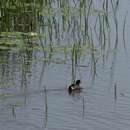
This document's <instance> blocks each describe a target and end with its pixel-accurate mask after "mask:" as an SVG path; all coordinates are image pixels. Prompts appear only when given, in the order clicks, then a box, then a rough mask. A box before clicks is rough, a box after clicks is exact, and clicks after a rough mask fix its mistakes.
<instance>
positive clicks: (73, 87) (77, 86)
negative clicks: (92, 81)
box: [68, 80, 82, 93]
mask: <svg viewBox="0 0 130 130" xmlns="http://www.w3.org/2000/svg"><path fill="white" fill-rule="evenodd" d="M80 83H81V81H80V80H76V83H73V84H71V85H70V86H69V87H68V91H69V92H70V93H71V92H72V91H75V90H81V89H82V88H81V87H80Z"/></svg>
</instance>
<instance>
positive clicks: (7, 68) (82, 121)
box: [0, 0, 130, 130]
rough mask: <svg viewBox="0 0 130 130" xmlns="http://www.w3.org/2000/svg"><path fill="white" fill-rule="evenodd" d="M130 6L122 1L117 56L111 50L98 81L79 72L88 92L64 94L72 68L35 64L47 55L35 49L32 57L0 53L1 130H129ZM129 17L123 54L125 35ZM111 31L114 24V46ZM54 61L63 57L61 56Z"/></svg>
mask: <svg viewBox="0 0 130 130" xmlns="http://www.w3.org/2000/svg"><path fill="white" fill-rule="evenodd" d="M96 4H97V3H96V2H95V5H96ZM97 6H98V4H97ZM129 6H130V2H129V1H128V0H125V1H119V7H118V8H119V9H118V31H119V32H118V34H119V42H118V49H117V50H116V53H113V52H114V51H112V50H111V51H110V53H109V57H108V60H107V61H106V63H105V65H104V66H103V64H102V60H101V62H98V64H97V68H96V71H97V75H96V77H95V79H92V76H91V73H90V68H88V67H79V68H78V71H77V78H79V79H81V80H82V87H83V88H84V89H83V91H82V92H81V93H74V94H72V95H69V94H68V92H67V90H66V87H67V85H69V84H70V83H71V78H72V77H71V65H70V64H55V63H52V62H50V63H45V62H43V61H40V60H37V58H38V57H42V56H43V54H42V52H39V51H36V50H34V51H33V52H30V53H29V54H28V55H27V54H25V53H22V52H19V53H17V52H16V53H14V52H4V51H3V52H0V53H1V54H0V59H1V61H3V62H1V63H0V83H1V85H0V87H1V89H0V129H2V130H17V129H19V130H43V129H46V130H86V129H87V130H129V129H130V86H129V84H130V80H129V77H130V53H129V49H130V45H129V40H130V39H129V35H130V28H129V27H130V22H129V21H130V19H129V18H130V12H129ZM126 13H127V19H126V29H125V42H126V49H124V44H123V38H122V35H123V34H122V30H123V22H124V17H125V15H126ZM110 17H112V14H111V13H110ZM91 20H92V21H93V18H92V19H90V21H91ZM113 27H114V22H113V21H111V33H110V35H111V45H114V42H115V29H114V28H113ZM32 57H33V58H34V59H35V60H32ZM56 57H60V58H62V55H60V54H57V55H56ZM86 57H87V56H86ZM81 64H83V65H87V64H88V62H87V60H86V58H83V59H81ZM115 85H116V87H117V89H116V95H115V90H114V86H115ZM44 88H46V91H45V90H44Z"/></svg>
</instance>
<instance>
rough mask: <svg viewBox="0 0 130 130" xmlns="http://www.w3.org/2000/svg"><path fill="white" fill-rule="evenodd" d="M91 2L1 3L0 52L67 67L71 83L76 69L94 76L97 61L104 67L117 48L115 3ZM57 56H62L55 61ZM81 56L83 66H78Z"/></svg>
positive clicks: (105, 0) (34, 0)
mask: <svg viewBox="0 0 130 130" xmlns="http://www.w3.org/2000/svg"><path fill="white" fill-rule="evenodd" d="M95 3H96V1H95V0H80V1H79V0H73V1H72V0H44V1H43V0H24V1H19V0H15V1H14V0H10V1H8V0H1V2H0V50H5V51H8V52H10V51H11V52H18V51H22V52H24V53H32V52H34V51H40V52H41V53H43V56H41V57H40V58H37V59H35V58H33V56H32V57H31V61H32V60H41V61H45V62H54V63H61V64H70V65H71V66H72V82H74V81H75V79H76V73H77V67H83V66H84V67H90V70H91V73H92V76H93V77H95V75H96V74H97V73H96V66H97V64H98V60H100V59H102V61H101V60H100V62H102V63H103V65H104V64H105V61H106V60H107V58H108V55H109V52H110V51H111V50H113V49H116V48H117V47H118V21H117V10H118V5H119V0H110V1H108V0H102V1H101V2H100V6H99V7H96V4H95ZM110 8H111V9H112V11H111V10H110ZM109 19H113V21H114V23H115V32H116V33H115V37H116V38H115V44H113V42H112V43H111V39H110V37H111V36H112V35H113V34H112V32H111V21H112V20H111V21H110V20H109ZM125 19H126V18H125ZM125 22H126V20H124V28H125ZM124 28H123V29H124ZM123 32H124V30H123ZM123 37H124V35H123ZM124 44H125V42H124ZM124 46H125V45H124ZM111 52H112V51H111ZM57 54H61V55H63V57H61V58H60V59H59V58H57ZM83 57H86V59H87V61H88V64H87V65H82V62H81V61H82V60H83V59H84V58H83ZM29 62H30V61H29Z"/></svg>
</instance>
